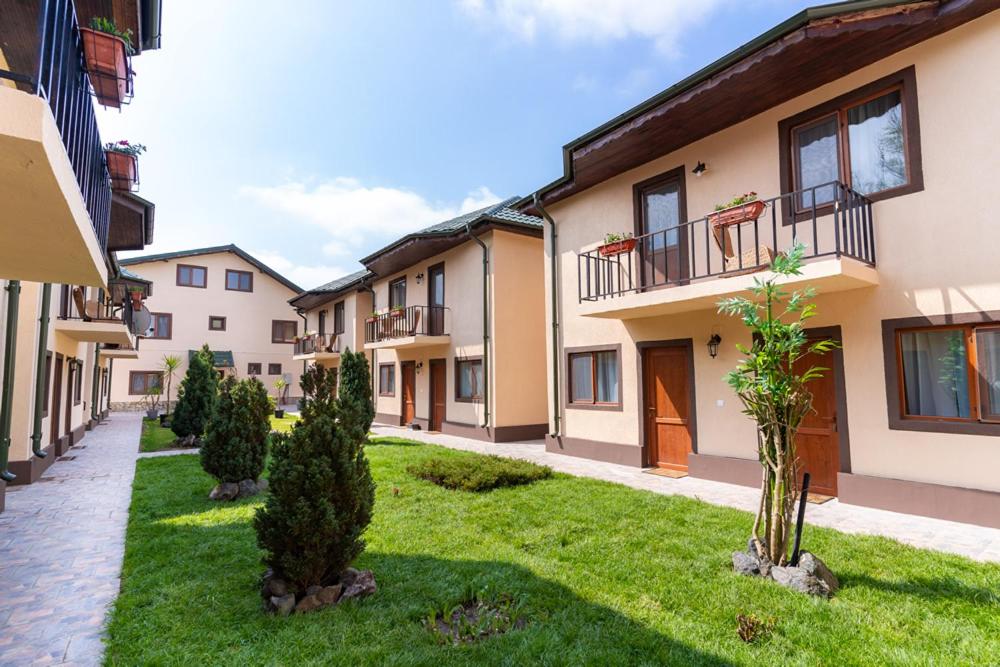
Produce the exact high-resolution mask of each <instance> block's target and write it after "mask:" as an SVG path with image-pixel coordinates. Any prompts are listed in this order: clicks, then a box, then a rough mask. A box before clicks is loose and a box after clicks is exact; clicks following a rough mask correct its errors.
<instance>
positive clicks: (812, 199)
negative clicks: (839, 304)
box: [577, 181, 875, 302]
mask: <svg viewBox="0 0 1000 667" xmlns="http://www.w3.org/2000/svg"><path fill="white" fill-rule="evenodd" d="M817 199H818V200H819V203H817ZM762 203H763V204H764V207H765V208H764V211H763V213H762V214H761V215H760V216H759V217H757V218H756V219H753V220H749V221H746V222H742V223H738V224H725V223H724V221H723V220H720V216H717V215H708V216H706V217H704V218H701V219H699V220H694V221H691V222H685V223H681V224H679V225H676V226H673V227H668V228H666V229H662V230H659V231H655V232H650V233H648V234H643V235H642V236H638V237H636V238H635V239H634V241H635V243H634V245H633V244H629V245H631V246H632V247H631V248H630V249H627V250H625V251H623V252H619V253H618V254H612V255H608V256H604V255H602V254H601V252H600V250H599V249H594V250H588V251H586V252H582V253H579V254H578V255H577V286H578V294H579V300H580V301H581V302H582V301H597V300H600V299H607V298H613V297H617V296H621V295H623V294H633V293H637V292H641V291H644V290H648V289H651V288H656V287H670V286H676V285H687V284H690V283H692V282H695V281H700V280H705V279H718V278H727V277H730V276H737V275H744V274H747V273H752V272H754V271H760V270H763V269H766V268H767V267H768V266H770V264H771V260H772V259H773V257H774V255H775V253H777V252H781V251H784V250H787V249H788V248H790V247H791V246H792V244H793V243H795V242H801V243H803V244H805V245H806V252H805V260H806V261H809V260H812V259H816V258H820V257H838V258H839V257H850V258H852V259H855V260H857V261H859V262H862V263H864V264H867V265H869V266H875V229H874V221H873V218H872V202H871V200H870V199H868V198H867V197H865V196H864V195H862V194H860V193H858V192H856V191H855V190H852V189H851V188H850V187H848V186H847V185H845V184H843V183H840V182H837V181H831V182H830V183H824V184H822V185H817V186H814V187H811V188H805V189H803V190H798V191H795V192H788V193H785V194H782V195H780V196H777V197H773V198H771V199H767V200H763V202H762ZM753 205H757V206H759V205H760V202H757V203H749V204H746V205H744V207H743V208H745V209H749V208H750V207H751V206H753Z"/></svg>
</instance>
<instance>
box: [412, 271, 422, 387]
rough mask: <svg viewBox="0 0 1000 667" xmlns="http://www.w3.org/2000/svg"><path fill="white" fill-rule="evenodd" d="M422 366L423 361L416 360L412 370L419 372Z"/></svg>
mask: <svg viewBox="0 0 1000 667" xmlns="http://www.w3.org/2000/svg"><path fill="white" fill-rule="evenodd" d="M421 275H423V274H421ZM423 367H424V362H422V361H418V362H417V365H416V366H414V367H413V368H414V370H416V371H417V372H418V373H419V372H420V370H421V369H422V368H423Z"/></svg>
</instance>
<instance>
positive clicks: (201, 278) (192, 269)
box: [177, 264, 208, 287]
mask: <svg viewBox="0 0 1000 667" xmlns="http://www.w3.org/2000/svg"><path fill="white" fill-rule="evenodd" d="M177 284H178V285H179V286H180V287H206V286H207V285H208V269H206V268H205V267H204V266H192V265H190V264H178V265H177Z"/></svg>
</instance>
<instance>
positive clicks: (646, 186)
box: [636, 169, 688, 287]
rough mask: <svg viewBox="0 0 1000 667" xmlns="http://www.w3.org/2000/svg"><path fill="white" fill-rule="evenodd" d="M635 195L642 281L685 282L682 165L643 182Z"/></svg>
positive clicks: (686, 259) (647, 282) (653, 283)
mask: <svg viewBox="0 0 1000 667" xmlns="http://www.w3.org/2000/svg"><path fill="white" fill-rule="evenodd" d="M636 196H637V198H638V201H637V202H636V203H637V205H638V206H637V210H638V212H639V221H638V227H639V228H638V229H637V230H636V231H637V232H638V234H639V235H640V240H639V243H638V249H639V256H640V259H641V263H642V281H643V283H642V284H643V285H644V286H647V287H653V286H657V285H667V284H678V283H681V282H683V281H684V280H685V279H686V278H687V276H688V252H687V248H688V234H687V227H686V226H684V222H686V221H685V219H684V216H685V215H686V212H685V206H684V171H683V169H681V170H674V171H672V172H670V173H668V174H665V175H663V176H660V177H657V178H655V179H652V180H650V181H647V182H645V183H643V184H641V185H640V186H639V188H638V190H637V192H636Z"/></svg>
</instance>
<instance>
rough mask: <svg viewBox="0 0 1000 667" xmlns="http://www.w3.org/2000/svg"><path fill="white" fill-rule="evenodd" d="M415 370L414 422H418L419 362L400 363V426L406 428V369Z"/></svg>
mask: <svg viewBox="0 0 1000 667" xmlns="http://www.w3.org/2000/svg"><path fill="white" fill-rule="evenodd" d="M408 366H409V367H411V368H413V421H417V362H416V361H414V360H412V359H410V360H407V361H400V362H399V425H400V426H406V386H405V385H406V368H407V367H408Z"/></svg>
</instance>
